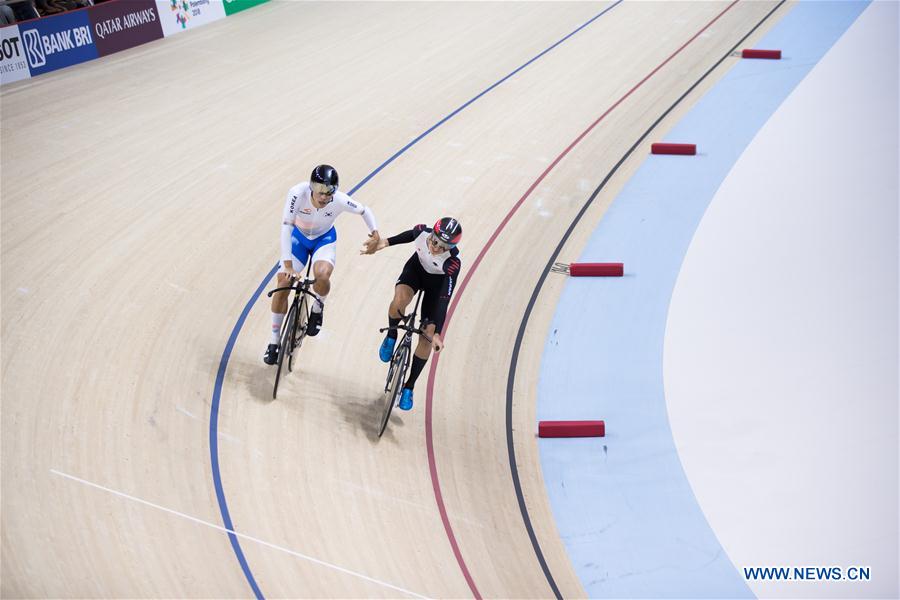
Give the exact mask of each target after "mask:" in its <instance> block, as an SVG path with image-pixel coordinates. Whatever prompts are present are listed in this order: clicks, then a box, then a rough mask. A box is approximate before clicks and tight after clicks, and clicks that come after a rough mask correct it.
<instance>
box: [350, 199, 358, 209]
mask: <svg viewBox="0 0 900 600" xmlns="http://www.w3.org/2000/svg"><path fill="white" fill-rule="evenodd" d="M347 206H349V207H350V208H357V207H358V205H357V204H356V202H351V201H350V200H347Z"/></svg>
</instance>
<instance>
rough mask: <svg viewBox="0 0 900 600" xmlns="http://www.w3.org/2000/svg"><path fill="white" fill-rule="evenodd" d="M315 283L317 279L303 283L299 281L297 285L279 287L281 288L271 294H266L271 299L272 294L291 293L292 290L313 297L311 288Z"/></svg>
mask: <svg viewBox="0 0 900 600" xmlns="http://www.w3.org/2000/svg"><path fill="white" fill-rule="evenodd" d="M315 282H316V280H315V279H304V280H303V281H300V280H299V279H298V280H297V283H296V284H295V285H289V286H287V287H279V288H275V289H274V290H270V291H269V293H267V294H266V297H267V298H271V297H272V294H275V293H277V292H284V291H290V290H296V291H298V292H303V293H304V294H309V295H313V294H312V292H310V291H309V288H311V287H312V285H313V284H314V283H315ZM304 284H306V285H304Z"/></svg>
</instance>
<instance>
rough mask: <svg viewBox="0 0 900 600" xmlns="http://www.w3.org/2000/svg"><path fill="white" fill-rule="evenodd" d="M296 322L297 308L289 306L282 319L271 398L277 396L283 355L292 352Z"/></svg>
mask: <svg viewBox="0 0 900 600" xmlns="http://www.w3.org/2000/svg"><path fill="white" fill-rule="evenodd" d="M296 321H297V307H296V306H295V305H291V308H290V310H288V314H287V316H286V317H285V318H284V323H282V325H281V340H280V342H281V345H280V346H279V348H278V369H277V370H276V371H275V387H274V388H272V398H273V399H274V398H276V397H277V396H278V382H279V381H280V380H281V367H282V366H283V365H284V355H285V354H288V355H290V354H291V353H292V352H293V351H294V348H293V343H294V336H293V331H294V325H295V323H296ZM290 363H291V361H290V359H288V368H290Z"/></svg>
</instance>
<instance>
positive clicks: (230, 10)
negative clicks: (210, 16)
mask: <svg viewBox="0 0 900 600" xmlns="http://www.w3.org/2000/svg"><path fill="white" fill-rule="evenodd" d="M268 1H269V0H225V14H226V15H233V14H234V13H236V12H241V11H242V10H247V9H248V8H250V7H252V6H257V5H259V4H262V3H263V2H268Z"/></svg>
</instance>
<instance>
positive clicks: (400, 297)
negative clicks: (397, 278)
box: [388, 283, 416, 319]
mask: <svg viewBox="0 0 900 600" xmlns="http://www.w3.org/2000/svg"><path fill="white" fill-rule="evenodd" d="M415 294H416V292H415V290H413V289H412V288H411V287H409V286H408V285H406V284H405V283H398V284H397V285H396V286H394V299H393V300H392V301H391V305H390V306H389V307H388V318H389V319H399V318H400V317H402V316H403V311H405V310H406V307H407V306H409V303H410V302H412V299H413V296H414V295H415Z"/></svg>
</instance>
